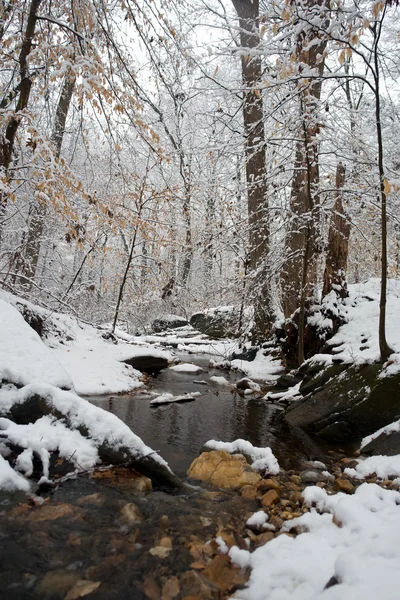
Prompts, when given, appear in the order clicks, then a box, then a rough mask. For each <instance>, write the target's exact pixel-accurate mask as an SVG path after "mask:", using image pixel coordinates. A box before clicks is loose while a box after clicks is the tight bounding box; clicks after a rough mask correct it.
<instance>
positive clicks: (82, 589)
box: [65, 579, 101, 600]
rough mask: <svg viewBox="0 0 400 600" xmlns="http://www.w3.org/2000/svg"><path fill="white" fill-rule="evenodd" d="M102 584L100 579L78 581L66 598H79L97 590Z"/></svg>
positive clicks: (68, 599) (66, 599)
mask: <svg viewBox="0 0 400 600" xmlns="http://www.w3.org/2000/svg"><path fill="white" fill-rule="evenodd" d="M100 585H101V582H100V581H87V580H85V579H82V580H80V581H77V582H76V584H75V585H74V587H73V588H71V589H70V590H69V592H68V594H67V595H66V596H65V600H77V599H78V598H84V597H85V596H88V595H89V594H91V593H92V592H95V591H96V590H97V589H98V588H99V587H100Z"/></svg>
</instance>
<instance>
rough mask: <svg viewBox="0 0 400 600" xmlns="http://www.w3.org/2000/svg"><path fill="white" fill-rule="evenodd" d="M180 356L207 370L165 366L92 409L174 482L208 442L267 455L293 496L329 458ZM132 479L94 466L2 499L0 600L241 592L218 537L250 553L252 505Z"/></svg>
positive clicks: (180, 599) (269, 408) (197, 488)
mask: <svg viewBox="0 0 400 600" xmlns="http://www.w3.org/2000/svg"><path fill="white" fill-rule="evenodd" d="M180 358H181V359H182V360H184V361H187V362H189V361H190V362H194V363H196V364H198V365H201V366H202V367H203V369H204V371H203V372H200V373H199V374H196V375H193V374H190V375H189V374H184V373H178V372H174V371H172V370H170V369H166V370H165V371H163V372H161V373H160V375H159V376H158V377H157V378H154V379H152V380H151V381H150V382H149V383H148V385H147V388H146V391H145V392H142V393H136V394H127V395H119V396H110V397H97V398H90V401H91V402H93V403H94V404H96V405H97V406H101V407H102V408H104V409H106V410H109V411H111V412H113V413H115V414H116V415H118V417H120V418H121V419H122V420H123V421H125V422H126V423H127V424H128V425H129V426H130V427H131V428H132V430H133V431H134V432H135V433H136V434H137V435H139V436H140V437H142V439H143V440H144V442H145V443H146V444H148V445H150V446H151V447H152V448H154V449H155V450H157V451H159V452H160V454H161V456H163V458H165V459H166V460H167V461H168V462H169V464H170V466H171V468H172V469H173V470H174V471H175V472H176V473H177V474H178V475H180V476H181V477H182V478H184V477H185V474H186V471H187V469H188V467H189V465H190V464H191V462H192V460H193V459H194V458H195V457H196V456H198V455H199V453H200V451H201V449H202V446H203V445H204V443H205V442H206V441H208V440H210V439H216V440H221V441H228V442H229V441H233V440H235V439H238V438H244V439H246V440H249V441H250V442H251V443H252V444H253V445H256V446H271V448H272V450H273V452H274V453H275V455H276V456H277V458H278V460H279V462H280V464H281V466H282V467H283V469H285V471H286V475H285V477H286V478H287V480H288V483H286V485H288V486H290V485H291V486H292V487H291V488H290V490H292V489H293V483H292V482H291V481H290V477H292V476H293V477H294V472H295V471H294V470H293V469H300V468H301V463H302V461H304V459H310V458H311V459H314V458H318V459H320V460H324V458H329V456H330V460H333V457H332V452H333V450H332V449H329V448H328V447H326V446H325V447H324V446H323V445H321V443H320V442H318V444H317V442H315V441H313V440H311V439H310V438H308V436H306V435H304V434H302V433H301V432H299V431H294V430H291V429H289V427H288V426H287V425H285V422H284V420H283V419H282V418H281V410H280V409H279V408H278V407H276V406H274V405H273V404H270V403H268V402H266V401H265V400H262V399H261V398H258V399H257V398H254V397H251V396H250V397H249V396H245V397H243V396H239V395H238V393H237V392H234V391H233V389H232V388H231V387H229V386H220V385H217V384H215V383H214V382H210V377H212V376H213V375H216V376H219V377H220V376H221V375H224V376H225V377H226V378H227V379H228V380H229V381H230V382H231V383H234V381H235V380H236V379H239V378H241V377H242V374H241V373H235V372H222V371H220V370H216V369H212V368H209V367H208V358H207V357H204V356H181V357H180ZM194 380H197V381H198V380H204V381H205V382H206V384H200V383H197V384H196V383H193V381H194ZM194 391H199V392H201V393H202V395H201V396H200V397H198V398H196V400H195V401H193V402H188V403H184V404H181V403H179V404H176V403H175V404H166V405H163V406H158V407H154V408H153V407H150V399H151V397H154V396H152V395H151V394H155V393H158V392H159V393H162V392H171V393H173V394H174V395H178V394H186V393H187V392H194ZM329 452H330V453H331V454H329ZM289 469H292V470H289ZM139 479H141V478H140V476H138V474H137V473H135V472H134V471H133V470H132V469H130V468H123V467H117V468H113V469H110V470H102V469H99V470H96V471H95V472H93V473H87V474H81V475H79V476H77V477H75V478H73V479H70V480H67V481H64V482H63V483H61V484H59V485H57V486H56V488H55V489H49V490H47V491H45V490H43V491H42V492H41V497H40V498H38V497H36V498H33V499H31V500H30V501H27V498H26V497H25V496H24V494H22V493H20V494H19V495H18V494H16V495H14V497H13V498H9V497H7V494H4V495H0V581H1V589H2V597H4V598H6V599H7V600H25V599H37V600H75V599H76V598H81V597H87V598H89V599H92V598H93V599H95V600H110V599H114V598H115V599H116V600H124V599H129V600H188V599H189V598H191V599H194V598H196V600H224V599H226V598H229V597H230V596H231V594H232V593H233V592H234V591H235V590H236V589H240V587H241V586H243V585H244V584H245V582H246V580H247V578H248V575H249V573H248V572H245V571H241V570H240V569H238V568H237V567H234V566H233V565H232V564H231V563H230V561H229V558H228V557H227V556H226V555H221V554H220V552H219V550H218V546H217V545H216V542H215V538H216V537H218V536H219V537H221V536H222V538H223V539H224V540H227V543H229V544H234V545H239V547H242V548H247V543H248V538H247V537H246V536H247V535H248V533H246V530H245V523H246V520H247V518H248V517H249V516H250V515H251V514H253V513H254V512H255V511H257V510H259V509H260V503H259V500H258V499H257V498H256V497H247V496H246V495H241V494H240V493H237V492H227V491H221V490H216V489H215V488H210V487H207V486H206V485H203V484H199V483H198V482H192V485H191V486H187V487H186V488H185V489H184V490H180V491H178V492H174V493H172V492H171V491H168V490H165V489H160V488H159V489H157V488H153V490H152V491H149V489H148V490H147V491H146V490H143V489H140V487H138V480H139ZM142 479H143V478H142ZM298 479H299V478H298ZM299 489H300V488H299ZM290 490H288V492H287V493H288V494H290V493H293V492H292V491H290ZM264 535H265V534H264ZM246 540H247V541H246ZM252 543H253V542H252Z"/></svg>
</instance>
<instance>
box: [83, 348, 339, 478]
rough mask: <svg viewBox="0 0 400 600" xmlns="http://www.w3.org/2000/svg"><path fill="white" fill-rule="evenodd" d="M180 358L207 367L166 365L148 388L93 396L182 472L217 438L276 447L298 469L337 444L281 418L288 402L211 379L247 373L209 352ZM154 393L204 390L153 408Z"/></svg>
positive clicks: (233, 378)
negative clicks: (226, 366) (224, 365)
mask: <svg viewBox="0 0 400 600" xmlns="http://www.w3.org/2000/svg"><path fill="white" fill-rule="evenodd" d="M179 358H180V360H181V361H182V362H190V363H194V364H196V365H198V366H200V367H202V368H203V369H204V371H203V372H200V373H198V374H196V375H193V374H192V373H191V374H187V373H181V372H176V371H173V370H170V369H165V370H164V371H161V373H160V374H159V375H158V377H156V378H153V379H152V380H151V381H150V382H149V384H148V385H147V392H143V393H136V394H126V395H119V396H104V397H92V398H88V399H89V400H90V401H91V402H93V403H94V404H96V406H100V407H101V408H103V409H105V410H108V411H110V412H112V413H114V414H115V415H117V416H118V417H119V418H120V419H121V420H122V421H124V422H125V423H126V424H127V425H129V427H130V428H131V429H132V431H134V432H135V433H136V434H137V435H138V436H140V437H141V438H142V439H143V441H144V442H145V443H146V444H147V445H148V446H150V447H151V448H153V449H154V450H156V451H157V452H159V453H160V454H161V456H162V457H163V458H164V459H165V460H166V461H167V462H168V463H169V465H170V467H171V469H172V470H173V471H174V472H175V473H177V475H180V476H181V477H184V476H185V474H186V471H187V470H188V468H189V466H190V464H191V462H192V461H193V460H194V459H195V458H196V457H197V456H198V455H199V453H200V452H201V449H202V447H203V446H204V444H205V443H206V442H207V441H208V440H211V439H214V440H218V441H223V442H232V441H234V440H236V439H240V438H241V439H245V440H248V441H249V442H251V443H252V444H253V445H254V446H259V447H266V446H270V447H271V448H272V450H273V452H274V454H275V455H276V457H277V458H278V461H279V464H280V465H281V466H282V467H283V468H284V469H293V468H296V467H297V465H298V464H299V462H300V461H301V460H303V459H308V458H311V459H313V458H319V459H320V460H323V459H324V456H325V454H326V452H327V451H328V450H329V448H331V446H329V445H327V444H324V442H323V441H321V440H312V439H311V438H310V437H308V436H307V435H306V434H304V433H303V432H302V431H301V430H300V429H298V428H290V427H289V426H288V425H287V424H286V423H285V421H284V420H283V419H282V418H281V417H282V407H280V406H278V405H276V404H273V403H271V402H268V401H266V400H263V399H262V398H256V397H254V396H252V395H250V396H243V395H239V394H238V392H237V391H236V390H234V389H232V388H231V387H228V386H222V385H218V384H216V383H214V382H212V381H210V378H211V377H213V376H217V377H221V375H223V376H224V377H225V378H226V379H227V380H228V381H229V382H230V383H231V384H234V383H235V381H236V380H238V379H241V378H242V377H244V374H243V373H241V372H237V371H236V372H235V371H221V370H219V369H218V370H217V369H214V368H211V367H209V357H207V356H205V355H194V354H192V355H187V354H180V355H179ZM196 381H204V382H205V384H199V383H195V382H196ZM149 392H150V393H151V392H158V393H159V394H162V393H164V392H169V393H171V394H173V395H174V396H177V395H184V394H186V393H188V392H190V393H193V392H200V393H201V396H199V397H197V398H196V400H195V401H192V402H185V403H171V404H163V405H160V406H156V407H151V406H150V399H151V397H152V396H151V394H149Z"/></svg>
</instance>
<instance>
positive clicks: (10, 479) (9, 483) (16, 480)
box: [0, 454, 30, 492]
mask: <svg viewBox="0 0 400 600" xmlns="http://www.w3.org/2000/svg"><path fill="white" fill-rule="evenodd" d="M29 489H30V485H29V481H27V480H26V479H25V477H22V475H20V474H19V473H17V472H16V471H14V469H13V468H12V467H11V466H10V465H9V463H8V462H7V461H6V460H5V459H4V458H3V457H2V456H1V454H0V490H6V491H9V492H12V491H15V490H22V491H23V492H28V491H29Z"/></svg>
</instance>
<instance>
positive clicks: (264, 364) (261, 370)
mask: <svg viewBox="0 0 400 600" xmlns="http://www.w3.org/2000/svg"><path fill="white" fill-rule="evenodd" d="M231 364H232V368H233V369H239V370H240V371H243V373H245V374H246V375H247V376H248V377H250V378H251V379H255V380H256V381H263V382H265V383H273V382H274V381H276V380H277V379H278V377H279V375H280V374H281V373H282V371H283V366H282V363H281V361H280V360H279V359H277V358H273V357H271V356H270V355H269V354H267V355H264V351H263V350H262V349H261V350H259V351H258V352H257V355H256V357H255V359H254V360H253V361H251V362H248V361H245V360H241V359H238V358H236V359H235V360H232V362H231Z"/></svg>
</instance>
